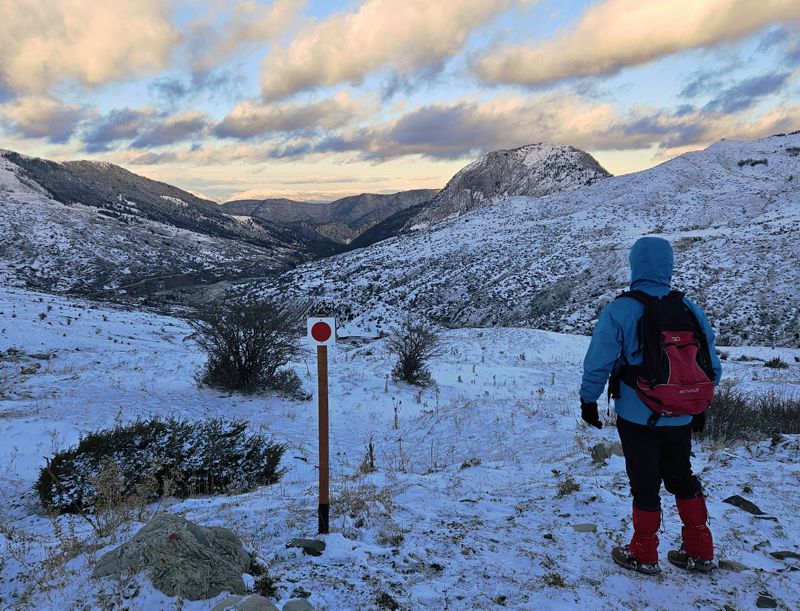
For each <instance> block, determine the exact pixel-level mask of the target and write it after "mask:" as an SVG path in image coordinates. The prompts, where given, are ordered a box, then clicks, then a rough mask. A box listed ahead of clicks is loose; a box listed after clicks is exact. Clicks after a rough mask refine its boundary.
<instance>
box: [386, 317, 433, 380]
mask: <svg viewBox="0 0 800 611" xmlns="http://www.w3.org/2000/svg"><path fill="white" fill-rule="evenodd" d="M387 346H388V347H389V349H390V350H391V351H392V352H394V353H395V354H397V364H395V366H394V369H392V379H393V380H401V381H403V382H408V383H409V384H414V385H415V386H427V385H429V384H431V382H432V381H433V380H432V379H431V372H430V370H429V369H428V365H427V361H428V360H430V359H431V358H433V357H435V356H437V355H438V354H440V340H439V336H438V334H437V333H436V332H435V331H434V330H433V328H432V327H431V326H430V325H429V324H428V323H427V322H425V321H423V320H418V319H415V318H413V317H412V316H408V317H407V318H405V319H404V320H403V322H401V323H400V326H399V327H397V328H396V329H394V331H393V332H392V333H391V335H390V336H389V339H388V340H387Z"/></svg>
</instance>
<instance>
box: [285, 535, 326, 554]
mask: <svg viewBox="0 0 800 611" xmlns="http://www.w3.org/2000/svg"><path fill="white" fill-rule="evenodd" d="M286 547H299V548H300V549H302V550H303V553H304V554H308V555H309V556H321V555H322V552H324V551H325V542H324V541H318V540H317V539H292V540H291V541H289V543H287V544H286Z"/></svg>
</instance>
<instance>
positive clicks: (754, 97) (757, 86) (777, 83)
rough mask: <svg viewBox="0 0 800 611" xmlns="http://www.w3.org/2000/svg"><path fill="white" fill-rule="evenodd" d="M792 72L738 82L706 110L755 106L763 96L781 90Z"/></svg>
mask: <svg viewBox="0 0 800 611" xmlns="http://www.w3.org/2000/svg"><path fill="white" fill-rule="evenodd" d="M790 76H791V73H789V72H784V73H781V74H765V75H764V76H757V77H754V78H750V79H747V80H745V81H742V82H741V83H737V84H736V85H734V86H733V87H730V88H728V89H726V90H724V91H722V92H720V93H719V94H718V95H717V96H715V97H714V99H712V100H711V101H710V102H709V103H708V104H706V105H705V107H704V110H705V111H707V112H723V113H734V112H739V111H741V110H745V109H747V108H750V107H752V106H755V105H756V104H757V103H758V102H759V101H760V100H761V98H764V97H766V96H769V95H772V94H774V93H777V92H778V91H780V90H781V89H782V88H783V86H784V85H785V84H786V81H787V80H788V79H789V77H790Z"/></svg>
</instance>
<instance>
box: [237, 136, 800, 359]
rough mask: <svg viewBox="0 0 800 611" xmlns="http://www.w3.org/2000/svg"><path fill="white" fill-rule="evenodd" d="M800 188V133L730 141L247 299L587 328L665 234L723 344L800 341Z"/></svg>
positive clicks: (348, 313)
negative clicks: (638, 249) (638, 253)
mask: <svg viewBox="0 0 800 611" xmlns="http://www.w3.org/2000/svg"><path fill="white" fill-rule="evenodd" d="M469 167H475V166H474V165H473V166H468V168H469ZM498 180H500V181H501V185H499V186H498V189H500V188H501V187H502V178H501V177H500V176H498ZM799 180H800V135H798V133H794V134H789V135H781V136H774V137H771V138H766V139H762V140H756V141H749V142H734V141H722V142H718V143H716V144H714V145H713V146H711V147H709V148H708V149H706V150H704V151H697V152H692V153H687V154H684V155H681V156H680V157H677V158H675V159H673V160H671V161H669V162H666V163H663V164H661V165H659V166H657V167H655V168H652V169H650V170H646V171H643V172H638V173H636V174H629V175H625V176H619V177H614V178H607V179H603V180H597V181H596V182H593V183H592V184H588V185H583V186H580V185H576V186H575V187H574V188H571V189H570V190H567V191H562V192H557V193H553V194H551V195H545V196H544V197H538V198H537V197H523V196H514V197H508V198H506V199H501V200H500V201H498V202H496V203H494V204H492V205H489V206H485V207H483V208H477V209H473V210H471V211H468V212H465V213H463V214H461V215H460V216H455V217H453V218H449V219H446V220H442V221H439V222H437V223H436V224H433V225H430V226H429V227H428V228H420V229H418V230H417V231H414V232H409V233H405V234H402V235H399V236H397V237H393V238H391V239H388V240H385V241H383V242H379V243H377V244H373V245H371V246H369V247H367V248H363V249H360V250H354V251H351V252H348V253H344V254H340V255H337V256H334V257H332V258H329V259H324V260H320V261H316V262H313V263H309V264H306V265H303V266H301V267H299V268H296V269H294V270H291V271H289V272H286V273H285V274H283V275H281V276H280V277H278V278H276V279H273V280H270V281H268V282H254V283H251V284H249V285H247V287H246V289H243V290H246V291H247V292H250V293H253V294H263V293H277V292H279V293H280V294H282V295H296V296H303V297H308V296H311V297H312V298H313V299H314V301H315V303H316V309H317V310H318V311H327V312H331V313H335V314H336V315H337V316H339V317H340V318H341V319H343V321H354V322H356V323H358V324H361V325H363V326H368V327H378V328H380V327H381V326H383V327H384V328H385V325H386V321H387V320H391V319H392V318H396V315H397V314H398V313H402V312H405V311H411V312H416V313H418V314H420V315H424V316H427V317H429V318H430V319H432V320H434V321H437V322H439V323H441V324H444V325H449V326H525V327H534V328H540V329H546V330H553V331H566V332H577V333H590V332H591V330H592V328H593V325H594V321H595V319H596V317H597V315H598V313H599V311H600V309H601V308H602V307H603V306H604V305H605V304H606V303H608V301H609V300H611V299H612V298H613V297H614V296H615V295H616V294H618V293H619V292H620V291H621V290H623V289H624V287H625V286H626V285H627V283H628V278H629V271H628V261H627V257H628V251H629V248H630V246H631V244H632V243H633V242H634V241H635V240H636V239H637V238H638V237H640V236H642V235H659V236H663V237H664V238H667V239H668V240H670V241H671V242H672V244H673V246H674V248H675V252H676V273H675V277H674V286H675V287H677V288H681V289H683V290H685V291H687V292H688V294H689V295H690V296H691V297H693V298H694V299H695V300H696V301H698V302H699V303H700V304H701V305H702V306H703V307H704V308H705V309H706V312H707V313H708V315H709V318H710V319H711V320H712V321H713V322H714V324H715V325H716V326H717V329H718V333H719V335H720V343H722V344H725V343H730V344H738V343H744V342H747V343H762V344H766V345H771V344H780V345H792V346H798V345H800V188H798V185H799V184H800V183H798V181H799ZM451 182H452V181H451ZM423 214H424V211H423ZM417 224H418V225H419V224H420V223H417Z"/></svg>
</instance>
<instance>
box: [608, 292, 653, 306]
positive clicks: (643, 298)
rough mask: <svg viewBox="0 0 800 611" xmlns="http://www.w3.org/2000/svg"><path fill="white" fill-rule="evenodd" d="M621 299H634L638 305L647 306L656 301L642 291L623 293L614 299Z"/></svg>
mask: <svg viewBox="0 0 800 611" xmlns="http://www.w3.org/2000/svg"><path fill="white" fill-rule="evenodd" d="M623 297H630V298H631V299H635V300H636V301H638V302H639V303H642V304H644V305H647V304H648V303H650V302H651V301H653V300H654V299H658V297H653V296H652V295H648V294H647V293H645V292H644V291H625V292H624V293H620V294H619V295H617V297H616V298H615V299H622V298H623Z"/></svg>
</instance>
